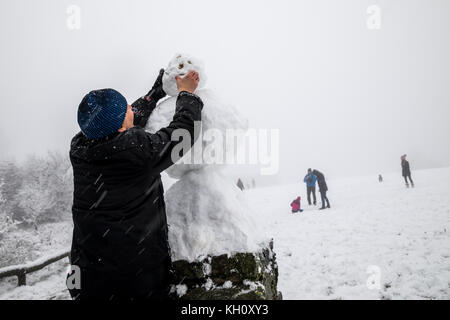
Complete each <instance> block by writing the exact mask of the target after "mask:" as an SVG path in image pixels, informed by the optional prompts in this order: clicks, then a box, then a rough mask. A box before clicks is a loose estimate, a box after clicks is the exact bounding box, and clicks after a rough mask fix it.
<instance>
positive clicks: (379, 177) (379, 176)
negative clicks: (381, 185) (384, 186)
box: [378, 174, 383, 182]
mask: <svg viewBox="0 0 450 320" xmlns="http://www.w3.org/2000/svg"><path fill="white" fill-rule="evenodd" d="M378 181H379V182H383V176H382V175H381V174H379V175H378Z"/></svg>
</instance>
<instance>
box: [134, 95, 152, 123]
mask: <svg viewBox="0 0 450 320" xmlns="http://www.w3.org/2000/svg"><path fill="white" fill-rule="evenodd" d="M156 103H157V101H156V100H154V99H152V98H149V97H148V96H145V97H142V98H139V99H137V100H136V101H135V102H133V104H132V105H131V107H132V109H133V112H134V126H135V127H140V128H145V126H146V125H147V120H148V118H149V117H150V115H151V114H152V112H153V110H155V108H156Z"/></svg>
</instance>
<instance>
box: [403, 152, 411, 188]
mask: <svg viewBox="0 0 450 320" xmlns="http://www.w3.org/2000/svg"><path fill="white" fill-rule="evenodd" d="M400 159H401V164H402V176H403V178H404V179H405V183H406V187H407V188H409V184H408V180H407V179H409V182H411V187H413V188H414V182H413V181H412V179H411V169H410V167H409V162H408V160H406V154H404V155H402V156H401V157H400Z"/></svg>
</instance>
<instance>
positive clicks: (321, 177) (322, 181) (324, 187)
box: [312, 170, 328, 192]
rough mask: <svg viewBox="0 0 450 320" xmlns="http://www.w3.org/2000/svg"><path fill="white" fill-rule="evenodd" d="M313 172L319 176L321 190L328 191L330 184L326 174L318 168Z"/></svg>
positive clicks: (318, 182)
mask: <svg viewBox="0 0 450 320" xmlns="http://www.w3.org/2000/svg"><path fill="white" fill-rule="evenodd" d="M312 173H313V175H315V176H316V177H317V184H318V185H319V191H321V192H325V191H328V186H327V183H326V181H325V176H324V175H323V173H322V172H320V171H317V170H313V172H312Z"/></svg>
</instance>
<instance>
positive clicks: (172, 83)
mask: <svg viewBox="0 0 450 320" xmlns="http://www.w3.org/2000/svg"><path fill="white" fill-rule="evenodd" d="M191 70H193V71H196V72H197V73H198V74H199V76H200V82H199V84H198V88H199V89H201V88H203V87H204V85H205V83H206V76H205V73H204V70H203V64H202V63H201V62H200V61H199V60H197V59H196V58H194V57H192V56H190V55H187V54H183V53H177V54H175V56H174V57H173V59H172V60H170V62H169V65H168V66H167V68H166V69H165V72H164V76H163V90H164V92H165V93H167V94H168V95H169V96H176V95H178V87H177V81H176V79H175V77H176V76H180V77H184V76H185V75H186V74H187V73H188V72H189V71H191Z"/></svg>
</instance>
